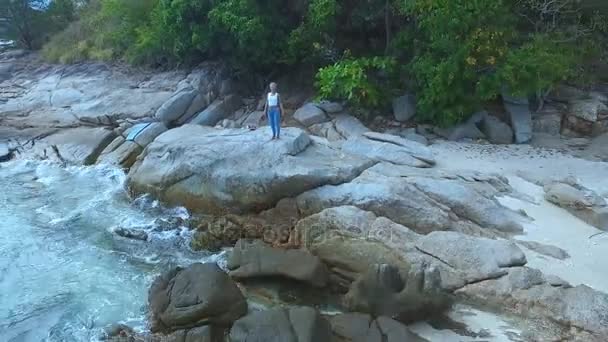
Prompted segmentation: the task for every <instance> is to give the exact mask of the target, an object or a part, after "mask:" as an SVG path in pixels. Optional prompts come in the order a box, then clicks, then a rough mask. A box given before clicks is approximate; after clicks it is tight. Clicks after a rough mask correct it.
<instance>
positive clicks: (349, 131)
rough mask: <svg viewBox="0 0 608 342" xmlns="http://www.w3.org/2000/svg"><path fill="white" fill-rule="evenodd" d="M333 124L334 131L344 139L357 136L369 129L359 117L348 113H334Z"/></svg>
mask: <svg viewBox="0 0 608 342" xmlns="http://www.w3.org/2000/svg"><path fill="white" fill-rule="evenodd" d="M334 126H335V127H336V131H338V133H340V135H341V136H343V137H344V138H346V139H349V138H353V137H358V136H360V135H362V134H363V133H365V132H369V131H370V129H369V128H367V127H365V125H364V124H362V123H361V121H359V119H357V118H355V117H354V116H352V115H349V114H338V115H336V117H335V118H334Z"/></svg>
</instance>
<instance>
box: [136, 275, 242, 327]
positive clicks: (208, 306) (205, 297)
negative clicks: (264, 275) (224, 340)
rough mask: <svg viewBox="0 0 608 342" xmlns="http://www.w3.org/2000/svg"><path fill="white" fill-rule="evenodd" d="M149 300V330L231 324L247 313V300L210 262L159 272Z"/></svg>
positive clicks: (234, 284) (150, 291)
mask: <svg viewBox="0 0 608 342" xmlns="http://www.w3.org/2000/svg"><path fill="white" fill-rule="evenodd" d="M148 302H149V305H150V314H151V317H150V325H151V327H150V329H151V330H152V332H159V331H173V330H178V329H184V328H190V327H196V326H201V325H206V324H217V325H220V326H224V325H230V324H231V323H232V322H234V321H235V320H237V319H238V318H239V317H241V316H243V315H244V314H245V313H246V312H247V302H246V300H245V297H244V296H243V294H242V293H241V291H240V290H239V288H238V287H237V286H236V283H234V281H233V280H232V279H230V277H229V276H228V275H227V274H226V273H225V272H224V271H222V270H221V269H220V268H219V267H218V266H217V265H216V264H211V263H209V264H201V263H196V264H192V265H190V266H189V267H187V268H185V269H180V268H176V269H173V270H171V271H169V272H166V273H164V274H162V275H161V276H159V277H158V278H156V280H154V282H153V283H152V286H151V287H150V290H149V292H148Z"/></svg>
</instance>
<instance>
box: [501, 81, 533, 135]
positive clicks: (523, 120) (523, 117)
mask: <svg viewBox="0 0 608 342" xmlns="http://www.w3.org/2000/svg"><path fill="white" fill-rule="evenodd" d="M502 98H503V103H504V106H505V109H506V111H507V113H509V116H510V118H511V127H513V132H514V134H515V135H514V136H515V142H516V143H518V144H523V143H527V142H529V141H530V140H531V139H532V113H531V112H530V104H529V102H528V99H526V98H517V97H512V96H510V95H507V94H506V93H503V95H502Z"/></svg>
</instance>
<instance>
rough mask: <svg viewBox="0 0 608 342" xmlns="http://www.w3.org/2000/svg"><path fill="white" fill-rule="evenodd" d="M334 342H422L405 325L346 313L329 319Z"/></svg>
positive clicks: (390, 320)
mask: <svg viewBox="0 0 608 342" xmlns="http://www.w3.org/2000/svg"><path fill="white" fill-rule="evenodd" d="M330 323H331V328H332V332H333V336H334V340H335V341H339V342H424V341H426V340H425V339H423V338H421V337H419V336H418V335H416V334H414V333H412V332H411V331H410V330H409V329H408V328H407V327H406V326H405V325H403V324H402V323H399V322H397V321H395V320H393V319H391V318H388V317H384V316H382V317H378V318H377V319H376V320H374V319H373V318H372V317H371V316H370V315H366V314H362V313H346V314H339V315H335V316H333V317H331V318H330Z"/></svg>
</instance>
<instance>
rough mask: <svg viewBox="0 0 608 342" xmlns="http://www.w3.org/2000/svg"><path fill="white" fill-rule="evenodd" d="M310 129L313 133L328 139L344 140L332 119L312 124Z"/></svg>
mask: <svg viewBox="0 0 608 342" xmlns="http://www.w3.org/2000/svg"><path fill="white" fill-rule="evenodd" d="M308 130H309V131H310V132H311V133H312V134H314V135H316V136H320V137H323V138H325V139H327V140H328V141H339V140H344V137H343V136H342V135H341V134H340V133H338V131H337V130H336V127H335V126H334V123H333V122H331V121H329V122H323V123H320V124H315V125H312V126H310V127H308Z"/></svg>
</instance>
